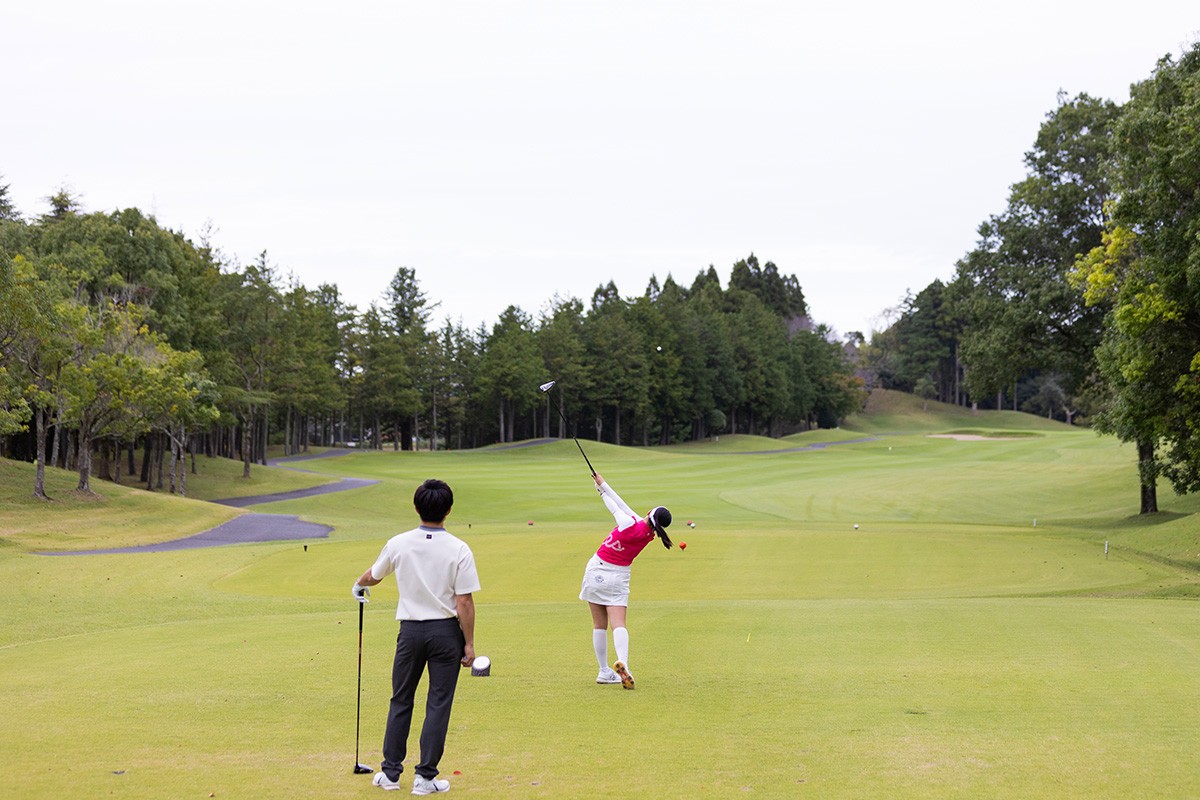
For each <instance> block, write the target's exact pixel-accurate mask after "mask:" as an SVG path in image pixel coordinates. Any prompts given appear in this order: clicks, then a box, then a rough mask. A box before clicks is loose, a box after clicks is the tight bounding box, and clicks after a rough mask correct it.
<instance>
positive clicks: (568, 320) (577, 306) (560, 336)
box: [537, 297, 591, 439]
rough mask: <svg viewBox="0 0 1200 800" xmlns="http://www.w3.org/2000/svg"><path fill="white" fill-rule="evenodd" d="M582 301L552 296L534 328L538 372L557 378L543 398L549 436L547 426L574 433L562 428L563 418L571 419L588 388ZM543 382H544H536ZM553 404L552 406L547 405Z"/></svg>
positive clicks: (560, 433) (562, 433)
mask: <svg viewBox="0 0 1200 800" xmlns="http://www.w3.org/2000/svg"><path fill="white" fill-rule="evenodd" d="M584 326H585V323H584V316H583V301H581V300H579V299H577V298H574V297H572V298H566V299H564V298H561V297H555V298H554V299H553V300H552V301H551V304H550V306H549V308H548V309H547V310H546V311H545V312H544V313H543V314H542V316H541V319H540V320H539V324H538V328H537V342H538V348H539V349H540V350H541V353H542V364H543V365H544V367H545V371H544V372H543V373H542V374H543V376H544V377H545V378H546V380H553V381H557V386H556V387H555V388H554V390H553V391H552V392H551V393H550V394H548V395H547V396H546V397H545V400H544V402H545V415H544V419H543V428H544V431H545V435H546V436H551V435H553V434H551V427H552V426H553V425H555V424H557V426H558V433H557V436H558V438H560V439H562V438H565V437H568V436H577V435H578V432H577V431H569V430H567V429H566V423H565V422H564V420H566V419H570V420H575V419H576V415H577V413H578V411H579V409H580V408H581V406H582V405H583V399H584V398H585V397H587V396H588V393H589V392H590V390H591V370H590V369H589V364H588V358H587V346H586V344H585V343H584ZM541 383H545V381H540V382H539V385H540V384H541ZM551 404H554V405H555V406H556V409H557V410H555V409H552V408H551V407H550V406H551Z"/></svg>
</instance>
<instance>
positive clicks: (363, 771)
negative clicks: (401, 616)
mask: <svg viewBox="0 0 1200 800" xmlns="http://www.w3.org/2000/svg"><path fill="white" fill-rule="evenodd" d="M363 605H364V604H363V603H359V604H358V693H357V698H358V702H357V708H356V709H355V712H354V774H355V775H369V774H371V773H372V772H373V771H374V770H372V769H371V768H370V767H368V766H367V765H366V764H363V763H362V762H361V761H359V760H358V729H359V724H360V722H361V721H362V631H363Z"/></svg>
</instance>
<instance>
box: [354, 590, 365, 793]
mask: <svg viewBox="0 0 1200 800" xmlns="http://www.w3.org/2000/svg"><path fill="white" fill-rule="evenodd" d="M362 631H363V604H362V603H359V604H358V691H357V692H355V694H354V697H355V709H354V769H355V771H358V731H359V725H360V723H361V721H362Z"/></svg>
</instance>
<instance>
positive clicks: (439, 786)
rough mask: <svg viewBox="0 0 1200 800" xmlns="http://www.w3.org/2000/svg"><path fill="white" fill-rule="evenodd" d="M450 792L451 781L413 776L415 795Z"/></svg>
mask: <svg viewBox="0 0 1200 800" xmlns="http://www.w3.org/2000/svg"><path fill="white" fill-rule="evenodd" d="M448 791H450V781H445V780H441V779H440V778H432V779H431V778H422V777H421V776H420V775H415V776H413V791H412V793H413V794H436V793H437V792H448Z"/></svg>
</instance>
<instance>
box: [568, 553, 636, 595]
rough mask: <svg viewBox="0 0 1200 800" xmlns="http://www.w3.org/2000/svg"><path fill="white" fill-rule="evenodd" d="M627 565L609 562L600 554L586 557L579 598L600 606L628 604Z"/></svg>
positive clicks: (628, 570)
mask: <svg viewBox="0 0 1200 800" xmlns="http://www.w3.org/2000/svg"><path fill="white" fill-rule="evenodd" d="M630 573H631V570H630V569H629V567H618V566H617V565H616V564H609V563H608V562H607V561H605V560H603V559H602V558H600V556H595V555H594V556H592V557H591V558H590V559H588V562H587V568H586V569H585V570H584V571H583V587H582V588H580V590H579V599H580V600H586V601H588V602H589V603H597V604H599V605H602V606H628V605H629V576H630Z"/></svg>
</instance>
